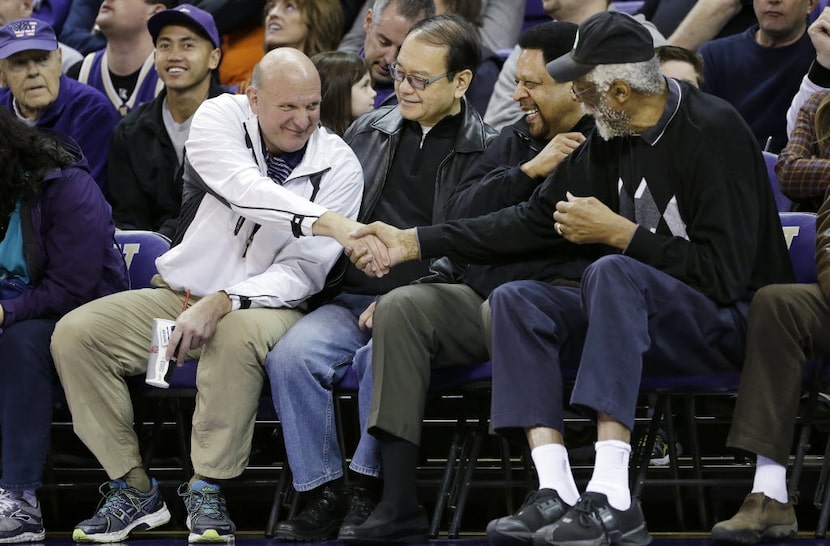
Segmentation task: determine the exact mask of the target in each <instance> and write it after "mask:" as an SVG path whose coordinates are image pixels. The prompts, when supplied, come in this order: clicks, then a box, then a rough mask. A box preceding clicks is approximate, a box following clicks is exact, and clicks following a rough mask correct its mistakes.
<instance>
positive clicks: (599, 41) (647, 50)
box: [547, 11, 654, 83]
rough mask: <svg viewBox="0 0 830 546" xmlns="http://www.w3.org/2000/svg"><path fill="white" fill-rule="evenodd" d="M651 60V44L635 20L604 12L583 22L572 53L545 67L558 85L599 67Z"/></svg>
mask: <svg viewBox="0 0 830 546" xmlns="http://www.w3.org/2000/svg"><path fill="white" fill-rule="evenodd" d="M653 57H654V40H653V39H652V38H651V34H650V33H649V31H648V30H647V29H646V28H645V27H644V26H643V25H641V24H640V23H639V22H638V21H637V20H636V19H634V18H633V17H631V16H630V15H628V14H627V13H623V12H621V11H603V12H600V13H597V14H595V15H592V16H590V17H588V18H587V19H585V20H584V21H583V22H582V24H581V25H579V29H578V30H577V32H576V40H574V45H573V49H571V52H570V53H566V54H565V55H562V56H561V57H559V58H558V59H554V60H552V61H551V62H549V63H548V64H547V69H548V74H550V75H551V77H552V78H553V79H554V80H556V81H557V82H559V83H562V82H569V81H573V80H575V79H577V78H579V77H580V76H583V75H585V74H587V73H588V72H590V71H591V70H593V69H594V67H596V66H599V65H601V64H624V63H637V62H643V61H647V60H649V59H651V58H653Z"/></svg>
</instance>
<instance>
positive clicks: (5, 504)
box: [0, 489, 19, 516]
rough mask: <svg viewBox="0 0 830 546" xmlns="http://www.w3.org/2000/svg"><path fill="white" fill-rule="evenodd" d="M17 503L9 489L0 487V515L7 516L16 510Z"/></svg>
mask: <svg viewBox="0 0 830 546" xmlns="http://www.w3.org/2000/svg"><path fill="white" fill-rule="evenodd" d="M18 505H19V503H18V502H17V499H15V498H14V497H13V496H12V492H11V491H7V490H5V489H0V515H4V516H7V515H9V514H11V513H12V512H14V511H15V510H17V507H18Z"/></svg>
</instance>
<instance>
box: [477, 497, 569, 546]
mask: <svg viewBox="0 0 830 546" xmlns="http://www.w3.org/2000/svg"><path fill="white" fill-rule="evenodd" d="M570 508H571V507H570V505H568V504H567V503H565V501H563V500H562V498H561V497H560V496H559V493H557V492H556V491H554V490H553V489H539V490H538V491H531V492H530V493H528V494H527V496H526V497H525V500H524V502H523V503H522V505H521V506H520V507H519V509H518V510H517V511H516V513H515V514H513V515H512V516H504V517H502V518H498V519H494V520H493V521H491V522H490V523H489V524H488V525H487V540H488V541H489V542H490V544H491V545H493V546H522V545H529V544H531V543H532V542H533V535H534V533H536V531H538V530H539V529H541V528H542V527H544V526H546V525H550V524H551V523H555V522H557V521H559V518H561V517H562V516H564V515H565V513H566V512H567V511H568V510H570Z"/></svg>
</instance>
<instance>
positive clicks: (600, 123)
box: [580, 98, 634, 140]
mask: <svg viewBox="0 0 830 546" xmlns="http://www.w3.org/2000/svg"><path fill="white" fill-rule="evenodd" d="M580 106H581V107H582V112H583V113H585V114H588V115H589V116H593V118H594V123H595V124H596V126H597V131H598V132H599V136H601V137H602V138H603V140H611V139H612V138H614V137H624V136H631V135H633V134H634V131H633V130H632V129H631V116H630V115H628V113H627V112H619V111H617V110H614V109H612V108H610V107H609V106H608V104H607V103H606V102H605V99H604V98H603V99H602V102H600V103H599V104H598V105H597V106H596V107H593V106H588V105H587V104H585V103H584V102H583V103H581V105H580Z"/></svg>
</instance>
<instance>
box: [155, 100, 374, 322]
mask: <svg viewBox="0 0 830 546" xmlns="http://www.w3.org/2000/svg"><path fill="white" fill-rule="evenodd" d="M260 143H261V140H260V134H259V124H258V122H257V118H256V116H255V115H254V114H253V112H252V111H251V108H250V106H249V103H248V98H247V97H246V96H244V95H221V96H219V97H216V98H214V99H210V100H207V101H205V102H203V103H202V105H201V106H200V107H199V109H198V110H197V111H196V114H195V115H194V116H193V122H192V124H191V127H190V136H189V138H188V140H187V144H186V146H185V149H186V150H187V161H188V162H189V165H187V167H186V171H187V174H186V175H185V193H187V192H188V191H190V192H191V193H192V192H193V191H194V186H200V187H201V189H202V190H203V191H204V192H205V193H204V195H203V196H202V198H201V202H199V204H198V208H197V209H196V211H195V215H194V216H193V219H192V220H191V221H190V223H189V225H186V226H180V227H179V229H180V230H182V229H184V230H185V231H184V234H183V236H182V239H181V242H180V243H179V244H178V245H175V246H173V247H172V248H171V249H170V250H169V251H168V252H166V253H165V254H163V255H162V256H161V257H159V258H158V259H157V260H156V266H157V268H158V271H159V273H160V274H161V276H162V278H164V280H165V282H166V283H167V284H169V285H170V287H171V288H172V289H173V290H182V291H183V290H190V291H191V293H192V294H193V295H195V296H206V295H208V294H211V293H213V292H217V291H220V290H224V291H225V292H227V293H228V295H229V296H230V297H231V301H232V302H233V309H234V310H236V309H239V308H247V307H271V308H275V307H295V306H297V305H299V304H300V303H302V302H303V301H304V300H305V299H306V298H308V297H309V296H311V295H313V294H315V293H317V292H319V291H320V290H321V289H322V288H323V286H324V285H325V281H326V275H327V274H328V272H329V270H330V269H331V267H332V266H333V265H334V263H335V261H336V260H337V258H338V256H339V255H340V253H341V251H342V248H341V246H340V245H339V244H338V243H337V242H336V241H335V240H334V239H330V238H328V237H299V235H300V233H301V234H303V235H311V224H312V223H313V222H314V221H315V220H316V219H317V218H318V217H319V216H320V215H322V214H323V213H324V212H326V211H328V210H331V211H334V212H338V213H340V214H342V215H344V216H347V217H349V218H355V217H356V216H357V213H358V210H359V208H360V199H361V195H362V193H363V170H362V169H361V166H360V162H359V161H358V160H357V157H356V156H355V154H354V152H352V150H351V148H349V146H348V145H347V144H346V143H345V142H343V140H342V139H340V137H338V136H336V135H333V134H331V133H329V132H328V131H326V130H325V129H323V128H318V129H317V130H316V131H314V133H313V134H312V135H311V138H310V139H309V141H308V145H307V147H306V151H305V155H304V157H303V159H302V161H301V162H300V164H299V165H297V167H296V168H295V169H294V170H293V171H292V173H291V175H290V176H289V177H288V179H287V180H286V181H285V183H284V184H283V185H282V186H280V185H279V184H276V183H275V182H274V181H273V180H271V179H270V178H268V176H267V175H266V163H265V158H264V157H263V151H262V146H261V144H260ZM313 178H319V179H320V184H319V190H318V192H317V194H316V196H315V197H314V201H313V202H311V201H309V199H310V198H311V196H312V192H313V185H312V179H313ZM257 225H259V227H255V226H257ZM292 230H293V231H292ZM294 232H296V233H297V235H298V236H297V237H295V235H294Z"/></svg>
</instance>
